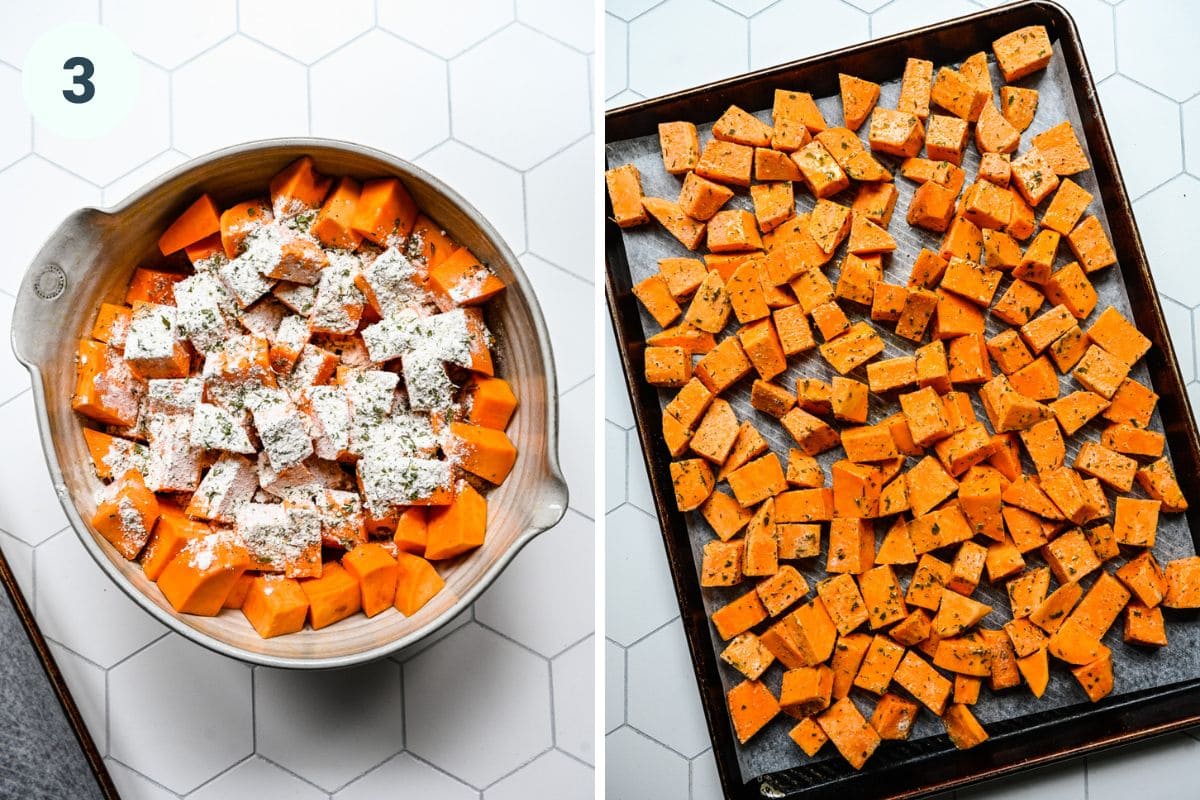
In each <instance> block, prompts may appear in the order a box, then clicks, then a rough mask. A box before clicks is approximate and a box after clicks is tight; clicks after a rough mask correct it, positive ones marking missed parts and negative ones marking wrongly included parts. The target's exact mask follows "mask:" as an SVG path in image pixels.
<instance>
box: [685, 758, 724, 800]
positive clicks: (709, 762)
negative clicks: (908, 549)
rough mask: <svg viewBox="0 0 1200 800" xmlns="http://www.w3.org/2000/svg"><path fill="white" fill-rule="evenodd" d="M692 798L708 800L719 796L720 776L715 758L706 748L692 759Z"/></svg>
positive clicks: (715, 799)
mask: <svg viewBox="0 0 1200 800" xmlns="http://www.w3.org/2000/svg"><path fill="white" fill-rule="evenodd" d="M691 768H692V800H708V799H709V798H713V800H717V798H719V797H721V795H722V791H721V776H720V774H719V773H718V772H717V760H716V758H714V757H713V752H712V750H706V751H705V752H703V753H701V754H700V755H698V756H696V757H695V758H693V759H692V763H691Z"/></svg>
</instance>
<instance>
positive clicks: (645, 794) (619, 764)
mask: <svg viewBox="0 0 1200 800" xmlns="http://www.w3.org/2000/svg"><path fill="white" fill-rule="evenodd" d="M605 763H606V767H605V787H606V791H607V792H608V796H609V797H619V798H621V800H665V798H672V800H675V798H685V797H687V796H688V762H687V761H685V760H684V759H683V758H682V757H681V756H680V755H679V754H678V753H672V752H671V751H670V750H668V749H667V748H665V747H663V746H662V745H661V744H659V743H658V742H655V741H652V740H651V739H648V738H646V737H645V736H643V735H642V734H640V733H638V732H637V731H635V730H633V729H632V728H629V727H623V728H621V729H619V730H618V731H616V732H615V733H610V734H609V735H608V737H607V738H606V739H605ZM634 765H636V769H634V768H632V767H633V766H634Z"/></svg>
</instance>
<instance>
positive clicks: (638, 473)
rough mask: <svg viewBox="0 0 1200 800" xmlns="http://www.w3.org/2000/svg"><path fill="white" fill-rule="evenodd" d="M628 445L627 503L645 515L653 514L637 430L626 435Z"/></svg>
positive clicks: (648, 480) (648, 481) (652, 496)
mask: <svg viewBox="0 0 1200 800" xmlns="http://www.w3.org/2000/svg"><path fill="white" fill-rule="evenodd" d="M628 436H629V444H628V445H627V446H626V447H627V450H626V452H628V453H629V467H628V470H627V472H626V477H625V487H626V489H625V490H626V492H627V493H628V495H629V502H631V503H633V504H634V505H635V506H637V507H638V508H640V509H641V510H642V511H645V512H646V513H647V514H654V513H656V512H655V508H654V493H653V492H652V491H651V490H650V477H649V475H648V474H647V473H646V458H645V456H643V455H642V443H641V441H639V440H638V432H637V430H636V429H635V430H631V431H630V432H629V434H628Z"/></svg>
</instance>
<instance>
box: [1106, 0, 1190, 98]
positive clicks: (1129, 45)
mask: <svg viewBox="0 0 1200 800" xmlns="http://www.w3.org/2000/svg"><path fill="white" fill-rule="evenodd" d="M1197 39H1200V6H1197V5H1196V4H1194V3H1161V2H1156V0H1127V2H1125V3H1122V4H1121V5H1120V6H1118V7H1117V56H1118V59H1119V61H1120V64H1121V72H1123V73H1125V74H1126V75H1128V76H1129V77H1131V78H1133V79H1134V80H1136V81H1138V82H1139V83H1144V84H1146V85H1147V86H1150V87H1152V88H1154V89H1157V90H1158V91H1160V92H1162V93H1163V94H1166V95H1169V96H1170V97H1173V98H1175V99H1176V100H1186V99H1187V98H1188V97H1191V96H1192V95H1194V94H1195V93H1196V92H1197V91H1200V70H1197V69H1189V68H1187V67H1184V66H1183V65H1182V64H1181V63H1180V55H1181V54H1184V53H1190V52H1191V51H1192V49H1193V48H1194V47H1195V44H1196V40H1197Z"/></svg>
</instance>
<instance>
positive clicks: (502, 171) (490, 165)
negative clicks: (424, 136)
mask: <svg viewBox="0 0 1200 800" xmlns="http://www.w3.org/2000/svg"><path fill="white" fill-rule="evenodd" d="M417 163H418V164H420V165H421V166H422V167H424V168H425V169H427V170H429V171H430V172H432V173H433V174H434V175H436V176H437V177H439V178H441V179H442V180H444V181H445V182H446V183H448V184H449V185H450V187H451V188H452V189H454V190H455V191H457V192H458V193H459V194H461V195H462V196H463V197H465V198H466V199H467V202H469V203H470V204H471V205H473V206H475V207H476V208H477V209H479V212H480V213H481V214H483V216H484V217H486V218H487V219H488V221H489V222H491V223H492V225H494V226H495V227H496V229H497V230H498V231H500V235H501V236H503V237H504V241H505V242H507V243H508V246H509V247H510V248H511V249H512V251H513V252H514V253H520V252H521V251H522V250H524V249H525V188H524V186H522V181H521V173H519V172H517V171H516V170H514V169H513V168H512V167H509V166H506V165H504V164H501V163H500V162H499V161H496V160H495V159H494V158H489V157H488V156H485V155H483V154H482V153H480V152H478V151H475V150H472V149H471V148H469V147H467V146H466V145H464V144H462V143H461V142H456V141H454V140H453V139H452V140H450V141H448V142H442V143H441V144H439V145H438V146H437V147H435V148H433V149H432V150H430V151H429V152H428V153H426V154H425V155H423V156H421V157H420V158H419V159H417Z"/></svg>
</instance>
